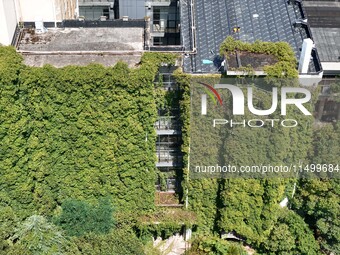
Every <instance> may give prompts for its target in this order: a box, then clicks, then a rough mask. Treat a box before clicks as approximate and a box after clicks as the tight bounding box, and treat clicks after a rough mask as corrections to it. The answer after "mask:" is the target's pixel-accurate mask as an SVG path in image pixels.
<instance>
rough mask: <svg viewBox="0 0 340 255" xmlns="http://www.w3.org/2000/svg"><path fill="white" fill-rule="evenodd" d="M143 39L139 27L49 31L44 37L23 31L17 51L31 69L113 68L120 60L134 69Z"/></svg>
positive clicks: (140, 52) (32, 31)
mask: <svg viewBox="0 0 340 255" xmlns="http://www.w3.org/2000/svg"><path fill="white" fill-rule="evenodd" d="M143 35H144V28H140V27H129V28H126V27H124V28H120V27H96V28H63V29H48V31H47V32H46V33H43V34H37V33H35V32H34V30H29V29H26V30H24V33H23V35H22V37H21V41H20V42H19V45H18V50H19V51H20V52H21V53H22V54H23V55H24V59H25V63H26V64H28V65H32V66H42V65H44V64H51V65H54V66H57V67H62V66H66V65H71V64H74V65H87V64H90V63H93V62H95V63H101V64H103V65H106V66H112V65H115V64H116V63H117V62H118V61H119V60H123V61H125V62H127V63H128V64H129V66H134V65H135V64H136V63H138V62H139V61H140V57H141V54H142V51H143V46H144V41H143V40H144V36H143Z"/></svg>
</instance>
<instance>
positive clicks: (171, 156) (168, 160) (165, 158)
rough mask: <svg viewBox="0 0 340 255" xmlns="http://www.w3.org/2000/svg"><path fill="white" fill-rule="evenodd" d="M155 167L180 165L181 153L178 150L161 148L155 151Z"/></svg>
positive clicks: (181, 160)
mask: <svg viewBox="0 0 340 255" xmlns="http://www.w3.org/2000/svg"><path fill="white" fill-rule="evenodd" d="M156 154H157V163H156V167H181V166H182V162H183V156H182V153H181V152H180V151H179V150H171V149H169V150H163V149H159V150H158V151H157V152H156Z"/></svg>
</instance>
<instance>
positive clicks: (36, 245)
mask: <svg viewBox="0 0 340 255" xmlns="http://www.w3.org/2000/svg"><path fill="white" fill-rule="evenodd" d="M11 240H12V241H13V243H14V246H13V247H11V249H13V250H14V251H18V250H22V249H24V250H25V254H27V253H30V254H34V255H39V254H41V255H50V254H51V255H52V254H55V255H57V254H80V253H79V252H78V250H77V248H76V246H75V245H74V244H73V243H72V242H70V241H69V240H67V239H66V238H65V237H64V236H63V233H62V232H61V231H60V230H59V229H58V228H57V227H56V226H55V225H53V224H51V223H49V222H48V221H47V220H46V219H45V218H44V217H43V216H40V215H32V216H31V217H29V218H27V219H26V220H25V221H24V222H22V223H21V224H19V226H18V228H17V230H16V231H15V233H14V235H13V236H12V237H11ZM11 249H10V250H11ZM12 252H13V251H9V253H12ZM26 252H27V253H26Z"/></svg>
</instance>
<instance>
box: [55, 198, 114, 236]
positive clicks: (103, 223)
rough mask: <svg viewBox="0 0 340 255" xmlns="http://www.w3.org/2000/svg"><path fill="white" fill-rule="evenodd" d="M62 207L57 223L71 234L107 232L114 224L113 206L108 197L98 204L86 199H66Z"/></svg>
mask: <svg viewBox="0 0 340 255" xmlns="http://www.w3.org/2000/svg"><path fill="white" fill-rule="evenodd" d="M61 208H62V212H61V215H60V216H59V217H58V218H57V220H56V224H58V225H60V226H61V227H62V228H63V229H64V230H65V233H66V234H67V235H69V236H82V235H85V234H87V233H90V232H93V233H95V234H107V233H108V232H109V231H110V229H111V228H112V227H113V226H114V222H113V208H112V206H111V204H110V201H108V199H105V200H101V201H99V204H98V205H97V206H92V205H89V204H87V203H86V202H84V201H77V200H66V201H64V203H63V204H62V205H61Z"/></svg>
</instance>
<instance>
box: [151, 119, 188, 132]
mask: <svg viewBox="0 0 340 255" xmlns="http://www.w3.org/2000/svg"><path fill="white" fill-rule="evenodd" d="M154 127H155V129H156V132H157V135H178V134H181V131H180V123H179V121H178V119H177V118H176V117H175V116H162V117H159V118H158V120H157V121H156V123H155V125H154Z"/></svg>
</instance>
